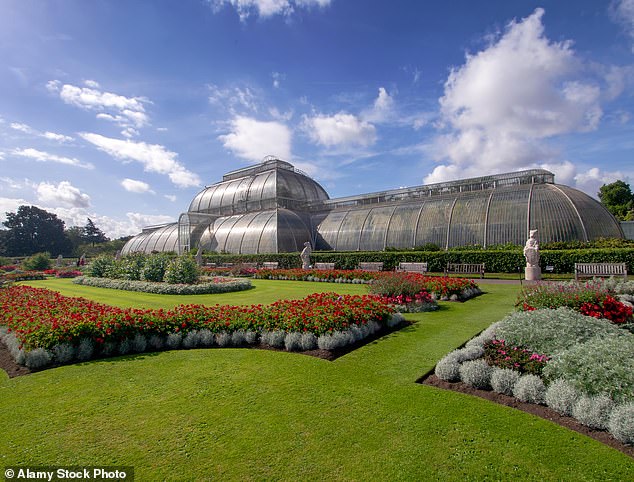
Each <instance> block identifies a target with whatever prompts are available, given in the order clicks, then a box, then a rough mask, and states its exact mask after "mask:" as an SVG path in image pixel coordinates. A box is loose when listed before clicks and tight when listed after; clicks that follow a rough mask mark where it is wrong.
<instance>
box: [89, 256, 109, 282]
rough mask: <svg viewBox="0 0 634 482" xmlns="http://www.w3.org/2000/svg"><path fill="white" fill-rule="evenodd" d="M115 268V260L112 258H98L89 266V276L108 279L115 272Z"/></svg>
mask: <svg viewBox="0 0 634 482" xmlns="http://www.w3.org/2000/svg"><path fill="white" fill-rule="evenodd" d="M114 266H115V259H114V258H113V257H112V256H106V255H101V256H97V257H96V258H95V259H93V260H92V263H90V266H88V275H89V276H94V277H95V278H106V277H108V274H109V273H111V272H112V271H113V269H114Z"/></svg>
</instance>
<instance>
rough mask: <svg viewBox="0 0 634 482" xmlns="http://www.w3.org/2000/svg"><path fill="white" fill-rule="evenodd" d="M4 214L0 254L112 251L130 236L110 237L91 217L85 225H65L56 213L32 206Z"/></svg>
mask: <svg viewBox="0 0 634 482" xmlns="http://www.w3.org/2000/svg"><path fill="white" fill-rule="evenodd" d="M6 216H7V219H6V221H4V222H3V223H2V224H3V226H4V227H5V228H6V229H0V256H6V257H21V256H31V255H32V254H35V253H42V252H48V253H50V255H51V256H52V257H57V256H58V255H62V256H65V257H68V256H75V257H76V256H80V255H81V254H87V255H88V256H93V255H95V254H99V253H106V252H111V253H115V252H116V251H117V250H119V249H121V248H122V247H123V245H124V244H125V242H126V241H127V240H129V239H130V238H131V236H128V237H124V238H119V239H116V240H111V239H110V238H108V237H107V236H106V234H105V233H104V232H103V231H102V230H101V229H99V228H98V227H97V226H96V225H95V223H94V222H93V221H92V220H91V219H90V218H87V219H86V224H85V225H84V226H71V227H70V228H68V229H66V226H65V223H64V221H62V220H61V219H59V218H58V217H57V215H56V214H54V213H50V212H48V211H45V210H44V209H40V208H38V207H35V206H20V207H19V208H18V210H17V211H16V212H8V213H6Z"/></svg>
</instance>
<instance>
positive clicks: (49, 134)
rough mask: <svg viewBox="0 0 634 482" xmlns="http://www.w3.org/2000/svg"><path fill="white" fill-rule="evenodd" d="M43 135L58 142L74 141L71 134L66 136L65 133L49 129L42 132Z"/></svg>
mask: <svg viewBox="0 0 634 482" xmlns="http://www.w3.org/2000/svg"><path fill="white" fill-rule="evenodd" d="M42 137H44V138H46V139H50V140H52V141H57V142H72V141H73V140H74V139H73V138H72V137H70V136H65V135H64V134H57V133H55V132H49V131H46V132H45V133H44V134H42Z"/></svg>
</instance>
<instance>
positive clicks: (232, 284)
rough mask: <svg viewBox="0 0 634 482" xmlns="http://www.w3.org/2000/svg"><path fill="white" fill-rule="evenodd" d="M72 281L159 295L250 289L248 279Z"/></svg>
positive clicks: (77, 279)
mask: <svg viewBox="0 0 634 482" xmlns="http://www.w3.org/2000/svg"><path fill="white" fill-rule="evenodd" d="M73 283H75V284H79V285H84V286H96V287H98V288H112V289H116V290H127V291H141V292H143V293H155V294H160V295H203V294H217V293H231V292H233V291H244V290H248V289H251V288H252V287H253V286H252V285H251V281H250V280H248V279H234V278H213V279H211V280H210V281H207V282H202V283H198V284H169V283H162V282H150V281H134V280H125V279H111V278H94V277H92V276H80V277H78V278H75V279H74V280H73Z"/></svg>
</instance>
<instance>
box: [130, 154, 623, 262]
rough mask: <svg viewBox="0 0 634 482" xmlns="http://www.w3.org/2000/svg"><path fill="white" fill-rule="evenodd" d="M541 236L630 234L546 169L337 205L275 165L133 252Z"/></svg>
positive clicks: (203, 201) (232, 176)
mask: <svg viewBox="0 0 634 482" xmlns="http://www.w3.org/2000/svg"><path fill="white" fill-rule="evenodd" d="M531 229H537V230H538V231H539V238H540V241H541V242H550V241H572V240H581V241H588V240H594V239H597V238H600V237H617V238H618V237H623V232H622V230H621V227H620V225H619V223H618V222H617V221H616V220H615V219H614V217H613V216H612V215H611V214H610V213H609V212H608V211H607V210H606V209H605V208H604V207H603V206H602V205H601V204H600V203H599V202H598V201H596V200H594V199H593V198H591V197H590V196H588V195H586V194H584V193H582V192H581V191H578V190H576V189H573V188H571V187H568V186H563V185H557V184H555V183H554V175H553V174H552V173H550V172H548V171H545V170H541V169H534V170H529V171H521V172H515V173H508V174H498V175H494V176H485V177H480V178H474V179H466V180H462V181H452V182H446V183H438V184H432V185H426V186H416V187H411V188H404V189H395V190H392V191H383V192H378V193H370V194H363V195H359V196H350V197H345V198H338V199H329V197H328V194H327V193H326V191H325V190H324V189H323V188H322V187H321V186H320V185H319V184H318V183H317V182H315V181H314V180H312V179H310V178H309V177H308V176H307V175H306V174H304V173H302V172H300V171H297V170H296V169H295V168H293V166H292V165H291V164H289V163H287V162H284V161H280V160H278V159H274V158H271V159H266V160H265V162H263V163H261V164H258V165H256V166H251V167H248V168H244V169H239V170H236V171H232V172H229V173H227V174H226V175H225V176H224V177H223V180H222V181H221V182H219V183H216V184H213V185H211V186H208V187H206V188H205V189H203V190H202V191H201V192H200V193H198V194H197V195H196V197H195V198H194V199H193V200H192V202H191V204H190V206H189V210H188V211H187V212H186V213H183V214H182V215H181V216H180V219H179V222H178V223H174V224H172V225H167V226H160V227H157V228H154V229H152V228H148V229H146V230H144V231H143V232H142V233H141V234H139V235H138V236H136V237H135V238H133V239H131V240H130V241H129V242H128V243H127V244H126V246H125V247H124V250H123V252H124V253H126V252H133V251H145V252H151V251H153V250H155V251H177V252H179V253H180V252H184V251H186V250H189V249H193V248H196V247H198V246H200V247H201V248H203V249H204V250H206V251H216V252H229V253H242V254H249V253H277V252H295V251H300V250H301V249H302V247H303V244H304V242H306V241H310V242H311V243H312V245H313V247H315V248H316V249H322V250H326V249H334V250H338V251H358V250H361V251H366V250H368V251H374V250H383V249H385V248H388V247H392V248H411V247H414V246H421V245H424V244H427V243H433V244H436V245H438V246H440V247H442V248H450V247H454V246H465V245H481V246H485V247H486V246H492V245H500V244H507V243H513V244H519V245H522V244H524V242H525V241H526V239H527V237H528V232H529V230H531Z"/></svg>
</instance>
